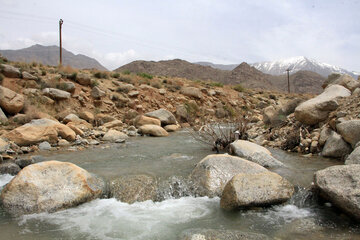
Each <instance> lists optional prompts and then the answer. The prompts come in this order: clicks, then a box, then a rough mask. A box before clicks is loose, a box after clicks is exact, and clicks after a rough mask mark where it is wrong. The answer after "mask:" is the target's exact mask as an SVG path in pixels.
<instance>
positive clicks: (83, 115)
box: [79, 110, 95, 123]
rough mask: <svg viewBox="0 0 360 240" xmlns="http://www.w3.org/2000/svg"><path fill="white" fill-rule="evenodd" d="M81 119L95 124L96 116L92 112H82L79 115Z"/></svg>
mask: <svg viewBox="0 0 360 240" xmlns="http://www.w3.org/2000/svg"><path fill="white" fill-rule="evenodd" d="M79 117H80V118H82V119H84V120H86V121H87V122H89V123H93V122H94V119H95V117H94V114H92V113H91V112H89V111H86V110H84V111H81V112H80V113H79Z"/></svg>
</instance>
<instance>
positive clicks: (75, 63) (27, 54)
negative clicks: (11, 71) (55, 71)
mask: <svg viewBox="0 0 360 240" xmlns="http://www.w3.org/2000/svg"><path fill="white" fill-rule="evenodd" d="M0 54H1V55H3V56H4V57H6V58H7V59H9V60H10V61H16V62H27V63H31V62H33V61H35V62H40V63H42V64H45V65H51V66H57V65H58V63H59V47H58V46H43V45H40V44H36V45H33V46H31V47H28V48H23V49H18V50H0ZM62 56H63V65H65V66H66V65H69V66H71V67H74V68H78V69H91V68H95V69H98V70H107V69H106V68H105V67H104V66H102V65H101V64H100V63H99V62H98V61H97V60H96V59H94V58H90V57H88V56H85V55H83V54H77V55H75V54H73V53H72V52H70V51H67V50H66V49H64V48H63V51H62Z"/></svg>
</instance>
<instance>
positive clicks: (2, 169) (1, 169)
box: [0, 162, 21, 175]
mask: <svg viewBox="0 0 360 240" xmlns="http://www.w3.org/2000/svg"><path fill="white" fill-rule="evenodd" d="M20 170H21V169H20V167H19V166H18V165H17V164H15V163H13V162H4V163H1V164H0V174H10V175H16V174H18V172H20Z"/></svg>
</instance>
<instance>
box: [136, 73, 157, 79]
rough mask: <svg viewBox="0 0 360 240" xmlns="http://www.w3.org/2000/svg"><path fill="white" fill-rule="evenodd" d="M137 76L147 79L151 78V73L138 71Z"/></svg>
mask: <svg viewBox="0 0 360 240" xmlns="http://www.w3.org/2000/svg"><path fill="white" fill-rule="evenodd" d="M137 75H138V76H139V77H142V78H147V79H153V77H154V76H153V75H150V74H147V73H138V74H137Z"/></svg>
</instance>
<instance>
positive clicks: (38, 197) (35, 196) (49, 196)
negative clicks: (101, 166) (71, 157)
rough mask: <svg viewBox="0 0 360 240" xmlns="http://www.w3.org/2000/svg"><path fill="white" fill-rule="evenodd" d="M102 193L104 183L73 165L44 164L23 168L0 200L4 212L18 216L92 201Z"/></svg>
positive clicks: (6, 187) (55, 162) (50, 162)
mask: <svg viewBox="0 0 360 240" xmlns="http://www.w3.org/2000/svg"><path fill="white" fill-rule="evenodd" d="M75 190H76V191H75ZM104 192H106V184H105V183H104V181H103V180H101V179H99V178H97V177H95V176H94V175H92V174H90V173H88V172H87V171H85V170H84V169H82V168H80V167H78V166H76V165H75V164H72V163H67V162H58V161H47V162H41V163H36V164H32V165H30V166H27V167H26V168H23V170H22V171H21V172H19V173H18V174H17V176H15V178H13V180H12V181H11V182H10V183H8V184H7V185H6V186H5V188H4V189H3V190H2V192H1V195H0V199H1V201H2V203H3V207H4V209H5V210H7V211H8V212H10V213H13V214H16V215H18V214H29V213H39V212H55V211H58V210H61V209H65V208H69V207H73V206H77V205H79V204H81V203H84V202H88V201H91V200H93V199H95V198H98V197H100V196H102V194H103V193H104Z"/></svg>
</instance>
